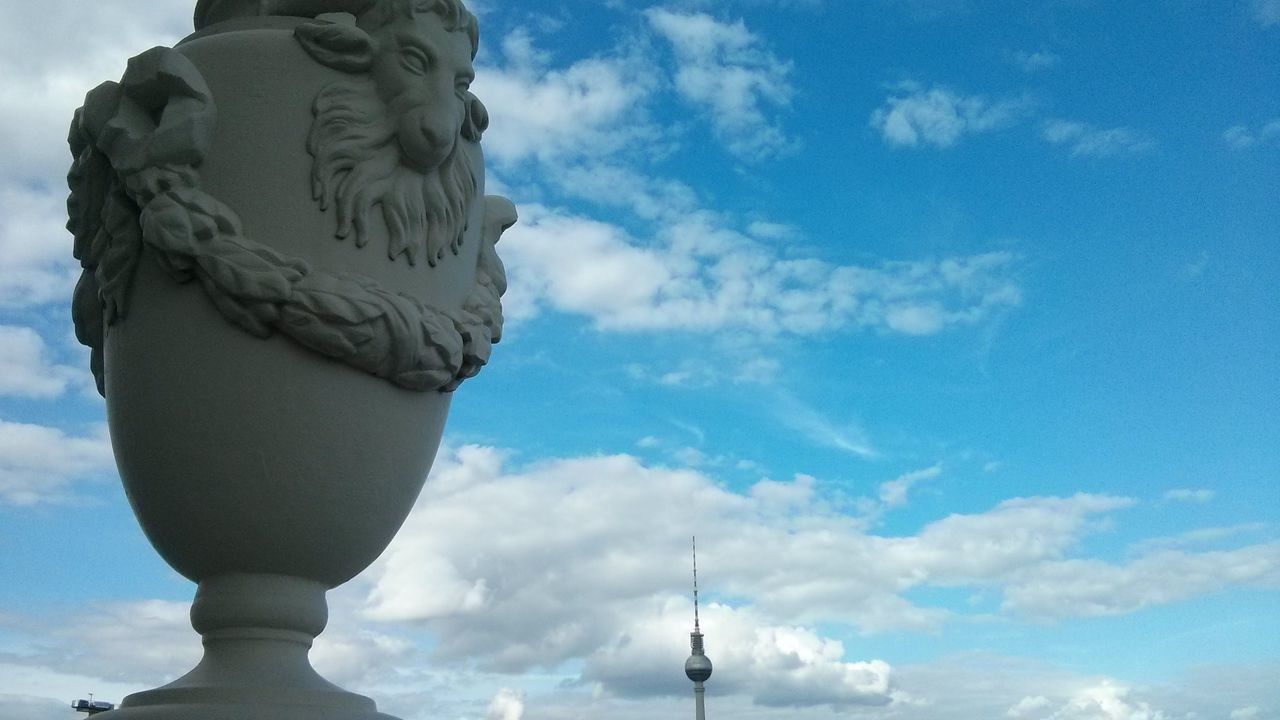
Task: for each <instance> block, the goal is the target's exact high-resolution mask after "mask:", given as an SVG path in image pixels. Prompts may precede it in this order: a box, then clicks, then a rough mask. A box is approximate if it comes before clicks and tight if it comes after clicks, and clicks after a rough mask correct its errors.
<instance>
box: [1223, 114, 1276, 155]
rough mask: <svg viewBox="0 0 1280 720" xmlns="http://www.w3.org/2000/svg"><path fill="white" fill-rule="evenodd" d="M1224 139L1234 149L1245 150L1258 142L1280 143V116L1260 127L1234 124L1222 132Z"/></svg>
mask: <svg viewBox="0 0 1280 720" xmlns="http://www.w3.org/2000/svg"><path fill="white" fill-rule="evenodd" d="M1222 141H1223V142H1225V143H1226V144H1227V146H1228V147H1230V148H1231V149H1232V150H1244V149H1246V148H1250V147H1253V146H1254V145H1258V144H1267V145H1276V144H1280V118H1274V119H1272V120H1269V121H1267V122H1265V123H1262V124H1261V125H1259V126H1258V127H1256V128H1254V127H1249V126H1247V125H1233V126H1231V127H1229V128H1227V129H1226V130H1224V131H1223V133H1222Z"/></svg>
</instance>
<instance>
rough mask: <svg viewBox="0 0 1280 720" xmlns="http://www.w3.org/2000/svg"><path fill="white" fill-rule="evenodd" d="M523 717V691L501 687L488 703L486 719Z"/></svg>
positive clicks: (499, 719) (516, 718)
mask: <svg viewBox="0 0 1280 720" xmlns="http://www.w3.org/2000/svg"><path fill="white" fill-rule="evenodd" d="M523 717H524V693H522V692H519V691H516V690H512V689H511V688H502V689H501V690H499V691H498V694H497V695H494V696H493V700H492V701H491V702H490V703H489V709H488V712H486V713H485V718H486V720H520V719H521V718H523Z"/></svg>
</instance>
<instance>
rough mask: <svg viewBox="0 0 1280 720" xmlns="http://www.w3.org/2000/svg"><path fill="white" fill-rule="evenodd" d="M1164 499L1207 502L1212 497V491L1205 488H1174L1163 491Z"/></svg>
mask: <svg viewBox="0 0 1280 720" xmlns="http://www.w3.org/2000/svg"><path fill="white" fill-rule="evenodd" d="M1164 499H1165V500H1168V501H1171V502H1185V503H1207V502H1209V501H1210V500H1212V499H1213V491H1212V490H1207V489H1205V488H1174V489H1173V490H1169V491H1167V492H1165V494H1164Z"/></svg>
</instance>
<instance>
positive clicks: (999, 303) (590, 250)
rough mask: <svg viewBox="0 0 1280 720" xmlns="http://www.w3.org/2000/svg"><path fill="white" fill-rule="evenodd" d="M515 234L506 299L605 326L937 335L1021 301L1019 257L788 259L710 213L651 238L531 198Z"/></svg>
mask: <svg viewBox="0 0 1280 720" xmlns="http://www.w3.org/2000/svg"><path fill="white" fill-rule="evenodd" d="M510 237H511V238H512V239H513V242H511V243H509V244H507V245H506V247H505V253H506V255H505V257H508V258H510V260H509V262H510V267H511V268H512V270H511V289H510V291H509V295H508V297H507V298H505V299H504V303H507V304H508V305H509V309H510V313H511V316H512V317H513V318H515V319H520V318H527V317H530V316H532V315H535V314H536V313H538V312H539V311H540V309H541V308H542V307H547V306H549V307H551V308H554V309H556V310H560V311H562V312H569V313H575V314H582V315H586V316H588V317H590V318H591V319H592V320H593V321H594V323H595V325H596V326H597V327H598V328H601V329H605V330H623V331H657V330H690V331H718V330H725V329H737V330H749V331H752V332H757V333H764V334H777V333H788V334H797V335H811V334H814V333H819V332H824V331H829V330H833V329H841V328H854V329H856V328H874V329H878V330H884V331H889V332H896V333H902V334H907V335H929V334H933V333H936V332H940V331H942V330H944V329H945V328H947V327H950V326H956V325H966V324H971V323H975V322H979V321H981V320H983V319H986V318H989V317H991V316H993V315H994V314H996V313H998V312H1000V311H1001V310H1004V309H1007V308H1010V307H1015V306H1017V305H1018V304H1019V302H1020V301H1021V292H1020V290H1019V287H1018V284H1017V283H1016V282H1015V281H1014V279H1013V272H1014V267H1015V264H1016V259H1015V257H1014V256H1013V255H1012V254H1010V253H1006V252H994V253H986V254H981V255H972V256H967V257H966V256H959V257H950V258H942V259H934V260H920V261H914V262H885V263H882V264H880V265H879V266H873V267H859V266H851V265H846V266H837V265H831V264H829V263H825V262H822V261H818V260H804V259H786V258H783V257H782V256H781V254H780V253H779V252H778V251H777V250H775V249H773V248H772V247H771V246H770V245H768V244H765V243H761V242H758V241H756V240H753V239H751V238H749V237H747V236H745V235H743V234H742V233H739V232H737V231H734V230H732V229H729V228H726V227H723V226H722V225H721V224H720V222H719V221H718V219H717V218H716V217H714V216H713V215H710V214H708V213H691V214H689V215H686V216H684V217H682V218H680V219H679V220H678V221H675V222H672V223H671V224H670V225H668V226H667V227H665V228H664V229H663V230H661V231H660V233H659V235H658V237H656V238H654V239H652V240H648V241H643V240H640V239H637V238H635V237H633V236H632V235H630V234H629V233H628V232H626V231H625V230H623V229H622V228H621V227H618V226H616V225H612V224H609V223H605V222H601V221H598V220H593V219H589V218H586V217H582V216H578V215H571V214H568V213H565V212H563V211H559V210H555V209H552V208H548V207H545V206H542V205H538V204H526V205H523V206H521V223H520V224H519V225H517V226H516V227H514V228H512V230H511V231H510Z"/></svg>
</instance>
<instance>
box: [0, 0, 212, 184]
mask: <svg viewBox="0 0 1280 720" xmlns="http://www.w3.org/2000/svg"><path fill="white" fill-rule="evenodd" d="M190 27H191V13H190V9H189V8H183V7H181V6H180V5H178V4H175V3H172V2H164V1H163V0H143V1H142V2H138V3H133V4H131V5H130V7H129V12H127V13H125V12H120V11H119V8H117V7H113V6H110V5H101V4H96V3H95V4H84V3H71V2H50V3H35V4H25V5H24V4H18V5H13V6H12V7H6V8H5V22H4V23H3V24H0V65H2V66H3V67H4V68H5V69H6V72H5V82H4V83H3V84H0V157H4V158H5V163H4V166H3V170H0V183H3V186H4V187H6V188H9V189H11V188H13V187H17V186H18V185H20V184H21V183H30V182H34V183H39V184H45V185H48V186H50V187H57V186H58V185H60V184H61V181H60V178H61V177H63V176H65V174H66V171H67V168H69V167H70V165H71V154H70V152H69V151H68V150H67V128H68V127H70V126H71V116H72V113H73V111H74V110H75V109H76V108H77V107H79V106H80V104H81V103H82V102H83V101H84V96H85V93H87V92H88V91H89V90H90V89H92V88H93V87H95V86H97V85H98V84H99V83H101V82H103V81H104V80H119V79H120V76H121V75H122V74H123V73H124V68H125V63H126V61H127V60H128V58H129V57H130V56H132V55H136V54H138V53H140V52H142V51H143V50H145V49H147V48H149V47H151V46H153V45H159V44H165V45H172V44H173V43H174V42H176V41H177V40H178V39H179V38H180V37H182V35H183V34H184V33H185V32H187V31H189V29H190ZM58 48H62V49H65V50H64V51H62V52H59V51H57V50H56V49H58ZM10 183H13V184H12V185H10Z"/></svg>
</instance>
